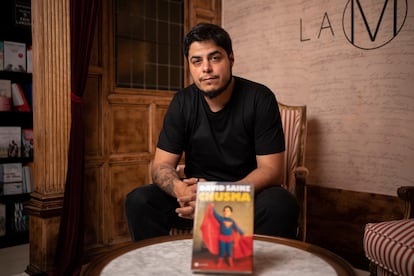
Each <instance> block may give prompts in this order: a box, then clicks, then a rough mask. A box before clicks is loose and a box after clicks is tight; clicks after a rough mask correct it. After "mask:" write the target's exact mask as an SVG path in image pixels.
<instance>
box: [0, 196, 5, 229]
mask: <svg viewBox="0 0 414 276" xmlns="http://www.w3.org/2000/svg"><path fill="white" fill-rule="evenodd" d="M5 235H6V205H5V204H3V203H0V237H1V236H5Z"/></svg>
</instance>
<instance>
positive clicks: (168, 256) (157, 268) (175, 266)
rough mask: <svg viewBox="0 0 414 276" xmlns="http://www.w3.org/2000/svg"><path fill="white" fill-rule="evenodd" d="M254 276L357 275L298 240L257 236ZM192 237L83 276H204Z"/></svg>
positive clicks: (98, 264)
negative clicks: (197, 268) (194, 262)
mask: <svg viewBox="0 0 414 276" xmlns="http://www.w3.org/2000/svg"><path fill="white" fill-rule="evenodd" d="M253 249H254V272H253V275H289V276H291V275H301V276H303V275H318V276H323V275H327V276H328V275H356V273H355V271H354V269H353V268H352V266H351V265H350V264H349V263H348V262H347V261H345V260H344V259H342V258H341V257H339V256H338V255H336V254H334V253H332V252H330V251H328V250H326V249H323V248H321V247H318V246H315V245H312V244H309V243H305V242H300V241H296V240H290V239H284V238H277V237H270V236H260V235H255V236H254V242H253ZM191 253H192V236H190V235H185V236H166V237H159V238H153V239H148V240H143V241H139V242H131V243H128V244H127V245H125V246H122V247H120V248H117V249H114V250H112V251H110V252H108V253H107V254H103V255H101V256H99V257H96V258H95V259H94V260H92V261H91V262H90V264H89V265H88V266H87V267H86V268H85V269H84V270H83V272H82V273H81V274H82V275H122V276H127V275H146V276H147V275H158V276H161V275H197V274H198V275H200V274H199V273H197V274H193V273H192V272H191V268H190V267H191Z"/></svg>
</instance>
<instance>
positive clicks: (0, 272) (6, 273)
mask: <svg viewBox="0 0 414 276" xmlns="http://www.w3.org/2000/svg"><path fill="white" fill-rule="evenodd" d="M28 264H29V244H23V245H18V246H13V247H8V248H1V249H0V276H11V275H13V276H15V275H19V276H20V275H27V274H26V273H24V271H25V270H26V267H27V265H28Z"/></svg>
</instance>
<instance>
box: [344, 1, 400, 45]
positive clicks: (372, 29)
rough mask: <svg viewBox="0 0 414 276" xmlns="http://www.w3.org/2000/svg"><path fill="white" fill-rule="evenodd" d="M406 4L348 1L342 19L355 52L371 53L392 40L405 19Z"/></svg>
mask: <svg viewBox="0 0 414 276" xmlns="http://www.w3.org/2000/svg"><path fill="white" fill-rule="evenodd" d="M407 1H408V0H383V1H380V0H375V1H364V0H349V1H348V3H347V4H346V6H345V10H344V13H343V17H342V27H343V30H344V34H345V37H346V38H347V40H348V41H349V42H350V43H351V44H352V45H354V46H355V47H357V48H361V49H364V50H372V49H377V48H380V47H382V46H384V45H386V44H388V43H389V42H391V40H393V39H394V38H395V37H396V36H397V35H398V34H399V32H400V31H401V29H402V27H403V25H404V23H405V20H406V18H407V10H408V7H407V6H408V4H407Z"/></svg>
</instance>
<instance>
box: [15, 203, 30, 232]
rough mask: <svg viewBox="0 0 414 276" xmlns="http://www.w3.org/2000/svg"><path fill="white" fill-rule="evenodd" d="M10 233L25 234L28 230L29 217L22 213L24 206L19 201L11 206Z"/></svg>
mask: <svg viewBox="0 0 414 276" xmlns="http://www.w3.org/2000/svg"><path fill="white" fill-rule="evenodd" d="M11 228H12V231H13V232H25V231H27V230H29V216H28V214H26V212H25V211H24V205H23V202H21V201H16V202H14V204H13V217H12V227H11Z"/></svg>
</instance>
